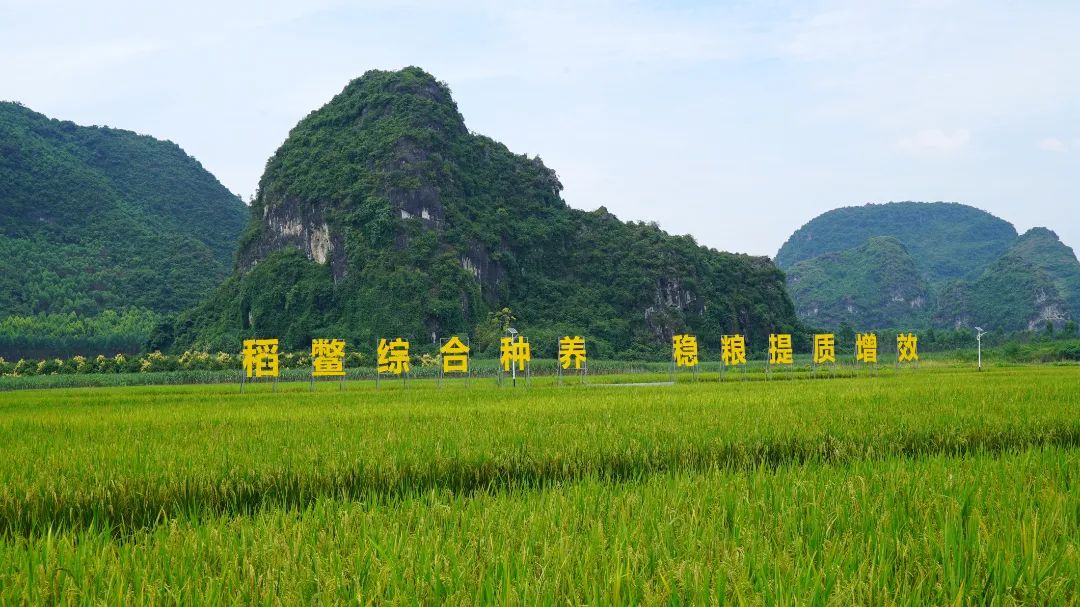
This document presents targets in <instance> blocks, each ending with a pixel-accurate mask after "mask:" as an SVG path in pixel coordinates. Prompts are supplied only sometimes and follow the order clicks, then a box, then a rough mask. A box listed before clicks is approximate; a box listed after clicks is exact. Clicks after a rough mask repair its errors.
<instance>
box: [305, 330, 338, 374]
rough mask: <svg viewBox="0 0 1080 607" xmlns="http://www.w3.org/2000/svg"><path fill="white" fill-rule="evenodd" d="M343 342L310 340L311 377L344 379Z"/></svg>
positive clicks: (336, 340)
mask: <svg viewBox="0 0 1080 607" xmlns="http://www.w3.org/2000/svg"><path fill="white" fill-rule="evenodd" d="M344 375H345V340H344V339H313V340H311V376H312V377H344Z"/></svg>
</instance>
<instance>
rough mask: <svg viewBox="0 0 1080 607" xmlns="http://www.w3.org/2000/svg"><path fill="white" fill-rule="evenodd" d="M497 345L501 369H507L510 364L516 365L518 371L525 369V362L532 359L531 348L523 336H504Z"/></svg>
mask: <svg viewBox="0 0 1080 607" xmlns="http://www.w3.org/2000/svg"><path fill="white" fill-rule="evenodd" d="M500 344H501V345H500V346H499V362H501V363H502V368H503V371H509V370H510V367H511V366H512V365H517V369H518V371H524V370H525V363H527V362H529V361H530V360H532V348H531V347H530V346H529V342H528V341H526V340H525V338H524V337H522V336H521V335H518V336H517V337H516V338H514V337H504V338H502V341H501V342H500Z"/></svg>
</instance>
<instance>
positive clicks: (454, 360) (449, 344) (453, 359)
mask: <svg viewBox="0 0 1080 607" xmlns="http://www.w3.org/2000/svg"><path fill="white" fill-rule="evenodd" d="M439 354H442V370H443V373H468V372H469V346H467V345H465V342H463V341H461V339H459V338H458V337H457V336H456V335H455V336H454V337H451V338H450V339H448V340H446V343H444V344H443V345H442V346H441V347H440V348H439Z"/></svg>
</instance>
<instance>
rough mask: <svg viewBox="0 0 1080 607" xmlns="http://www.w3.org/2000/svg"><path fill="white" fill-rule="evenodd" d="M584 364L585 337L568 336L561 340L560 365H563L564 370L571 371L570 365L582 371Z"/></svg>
mask: <svg viewBox="0 0 1080 607" xmlns="http://www.w3.org/2000/svg"><path fill="white" fill-rule="evenodd" d="M584 362H585V338H584V337H582V336H580V335H576V336H574V337H571V336H569V335H566V336H563V337H561V338H559V364H561V365H562V368H563V369H569V368H570V365H574V368H575V369H580V368H581V365H582V364H583V363H584Z"/></svg>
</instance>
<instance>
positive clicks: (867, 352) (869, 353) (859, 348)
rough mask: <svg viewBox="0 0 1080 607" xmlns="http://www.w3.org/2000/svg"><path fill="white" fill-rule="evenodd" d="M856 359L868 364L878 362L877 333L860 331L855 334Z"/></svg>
mask: <svg viewBox="0 0 1080 607" xmlns="http://www.w3.org/2000/svg"><path fill="white" fill-rule="evenodd" d="M855 360H857V361H859V362H861V363H866V364H870V363H876V362H877V334H875V333H859V334H858V335H856V336H855Z"/></svg>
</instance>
